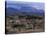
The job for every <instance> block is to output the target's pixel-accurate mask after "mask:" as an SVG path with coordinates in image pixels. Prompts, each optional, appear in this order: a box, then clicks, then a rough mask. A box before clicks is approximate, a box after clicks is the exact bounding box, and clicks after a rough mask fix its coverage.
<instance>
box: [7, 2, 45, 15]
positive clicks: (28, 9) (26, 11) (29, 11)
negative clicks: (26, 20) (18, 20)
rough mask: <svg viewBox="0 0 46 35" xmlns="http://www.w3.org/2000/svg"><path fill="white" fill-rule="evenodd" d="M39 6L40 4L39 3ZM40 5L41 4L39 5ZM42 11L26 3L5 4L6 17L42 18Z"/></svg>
mask: <svg viewBox="0 0 46 35" xmlns="http://www.w3.org/2000/svg"><path fill="white" fill-rule="evenodd" d="M39 4H40V3H39ZM41 4H42V3H41ZM43 14H44V10H43V9H37V8H35V7H33V6H32V5H31V4H28V3H13V2H11V3H10V2H9V3H7V4H6V15H8V16H10V15H38V16H43Z"/></svg>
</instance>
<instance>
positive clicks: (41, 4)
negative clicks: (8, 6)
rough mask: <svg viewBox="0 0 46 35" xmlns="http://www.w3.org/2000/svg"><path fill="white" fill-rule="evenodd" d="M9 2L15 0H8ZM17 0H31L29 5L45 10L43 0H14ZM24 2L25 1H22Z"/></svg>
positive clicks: (26, 0) (25, 0) (28, 0)
mask: <svg viewBox="0 0 46 35" xmlns="http://www.w3.org/2000/svg"><path fill="white" fill-rule="evenodd" d="M6 1H7V2H8V3H9V2H11V1H13V0H6ZM14 1H15V2H16V1H24V2H30V5H29V6H32V7H35V8H37V9H43V10H44V3H42V2H40V3H39V2H31V1H30V0H14ZM11 3H14V2H11ZM22 3H23V2H22Z"/></svg>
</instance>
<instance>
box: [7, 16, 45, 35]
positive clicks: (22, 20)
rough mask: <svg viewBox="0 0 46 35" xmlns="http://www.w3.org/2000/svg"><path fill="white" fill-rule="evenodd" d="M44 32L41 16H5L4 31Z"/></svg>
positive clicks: (8, 32)
mask: <svg viewBox="0 0 46 35" xmlns="http://www.w3.org/2000/svg"><path fill="white" fill-rule="evenodd" d="M30 32H44V18H43V17H31V16H30V17H29V16H28V17H27V16H7V17H6V33H7V34H10V33H11V34H12V33H30Z"/></svg>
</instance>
